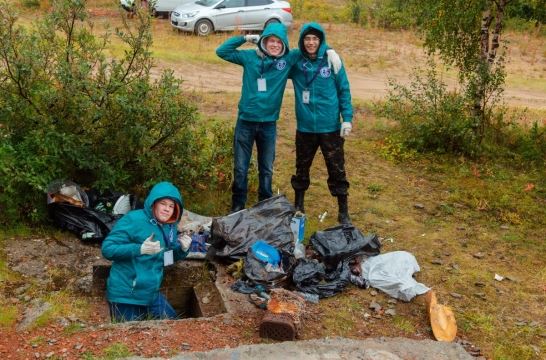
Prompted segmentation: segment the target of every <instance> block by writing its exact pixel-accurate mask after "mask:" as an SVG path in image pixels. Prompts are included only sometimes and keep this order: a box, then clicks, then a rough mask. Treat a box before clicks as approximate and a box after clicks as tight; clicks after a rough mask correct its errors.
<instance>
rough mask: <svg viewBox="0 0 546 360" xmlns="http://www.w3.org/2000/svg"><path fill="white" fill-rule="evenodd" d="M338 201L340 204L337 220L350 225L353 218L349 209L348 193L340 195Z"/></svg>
mask: <svg viewBox="0 0 546 360" xmlns="http://www.w3.org/2000/svg"><path fill="white" fill-rule="evenodd" d="M337 203H338V206H339V212H338V215H337V221H338V222H339V223H340V224H343V225H350V224H351V218H350V217H349V209H348V204H347V195H339V196H338V197H337Z"/></svg>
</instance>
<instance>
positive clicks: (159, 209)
mask: <svg viewBox="0 0 546 360" xmlns="http://www.w3.org/2000/svg"><path fill="white" fill-rule="evenodd" d="M174 206H175V205H174V201H172V200H171V199H161V200H159V201H157V202H156V203H155V204H154V216H155V218H156V220H157V221H159V222H161V223H164V222H167V221H169V219H170V218H171V216H173V213H174Z"/></svg>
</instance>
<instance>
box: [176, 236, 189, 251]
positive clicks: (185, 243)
mask: <svg viewBox="0 0 546 360" xmlns="http://www.w3.org/2000/svg"><path fill="white" fill-rule="evenodd" d="M178 242H179V243H180V247H181V248H182V250H184V251H188V249H189V248H190V245H191V237H189V236H188V235H186V234H184V235H180V236H178Z"/></svg>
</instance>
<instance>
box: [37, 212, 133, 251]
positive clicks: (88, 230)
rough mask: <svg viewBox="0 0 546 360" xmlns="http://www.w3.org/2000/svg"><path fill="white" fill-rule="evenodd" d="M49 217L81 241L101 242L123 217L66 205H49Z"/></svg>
mask: <svg viewBox="0 0 546 360" xmlns="http://www.w3.org/2000/svg"><path fill="white" fill-rule="evenodd" d="M47 209H48V212H49V216H50V217H51V218H52V219H53V221H54V222H55V224H56V225H57V226H59V227H60V228H62V229H65V230H68V231H71V232H73V233H74V234H76V235H77V236H78V237H79V238H80V240H83V241H89V242H101V241H102V240H104V238H105V237H106V235H108V233H109V232H110V231H111V230H112V228H113V227H114V224H115V223H116V221H117V220H118V219H119V218H121V217H122V216H123V215H112V214H107V213H104V212H101V211H96V210H93V209H89V208H81V207H78V206H75V205H71V204H66V203H51V204H49V205H47Z"/></svg>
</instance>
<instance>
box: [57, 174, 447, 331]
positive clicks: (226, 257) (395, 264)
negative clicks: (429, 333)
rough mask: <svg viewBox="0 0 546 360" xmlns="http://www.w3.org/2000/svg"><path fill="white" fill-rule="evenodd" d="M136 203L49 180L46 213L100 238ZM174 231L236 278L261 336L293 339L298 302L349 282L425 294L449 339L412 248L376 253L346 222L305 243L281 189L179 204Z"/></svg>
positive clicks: (195, 253)
mask: <svg viewBox="0 0 546 360" xmlns="http://www.w3.org/2000/svg"><path fill="white" fill-rule="evenodd" d="M138 206H139V204H138V202H137V200H136V198H135V197H134V196H132V195H130V194H120V193H113V192H108V193H98V192H95V191H87V192H84V191H82V189H81V188H80V187H79V186H78V185H76V184H74V183H72V182H66V181H57V182H54V183H52V184H51V185H50V186H49V188H48V208H49V211H50V215H51V217H52V218H53V219H54V221H55V222H56V223H57V224H58V225H59V226H60V227H62V228H64V229H67V230H70V231H73V232H74V233H76V234H77V235H78V236H79V237H80V239H82V240H86V241H87V240H98V241H101V240H102V239H104V238H105V237H106V235H107V234H108V232H109V231H110V230H111V229H112V227H113V225H114V224H115V222H116V221H117V220H118V219H119V218H120V217H121V216H122V215H123V214H125V213H127V212H128V211H130V210H132V209H135V208H137V207H138ZM178 230H179V233H180V236H182V235H189V236H190V237H191V238H192V244H191V246H190V253H189V255H188V258H193V259H214V260H216V261H220V262H225V263H226V264H229V266H228V269H227V270H228V272H230V273H231V274H232V275H233V276H234V277H235V278H236V279H237V280H236V281H235V282H234V283H233V285H232V287H231V288H232V289H233V290H234V291H238V292H241V293H244V294H248V295H249V300H250V301H251V302H252V303H254V304H255V305H256V306H258V307H259V308H261V309H264V310H265V315H264V318H263V320H262V325H261V327H260V334H261V335H262V336H263V337H268V338H273V339H276V340H293V339H295V338H296V337H297V336H298V334H299V331H300V329H301V328H302V322H301V319H302V314H303V312H304V311H305V302H312V303H317V302H319V300H320V299H323V298H327V297H331V296H334V295H336V294H338V293H340V292H342V291H344V289H345V288H346V287H347V285H348V284H351V283H352V284H354V285H356V286H358V287H360V288H368V287H373V288H375V289H378V290H381V291H383V292H385V293H386V294H388V295H389V296H391V297H393V298H396V299H399V300H402V301H406V302H409V301H411V300H412V299H413V298H414V297H415V296H417V295H422V294H427V311H428V314H429V317H430V320H431V327H432V328H433V334H434V335H435V337H436V338H437V339H438V340H443V341H451V340H453V338H454V337H455V334H456V322H455V318H454V315H453V312H452V311H451V309H449V308H448V307H446V306H444V305H440V304H438V302H437V300H436V296H435V294H434V293H433V292H432V291H431V289H430V288H428V287H427V286H425V285H423V284H421V283H419V282H417V281H416V280H415V279H414V278H413V275H414V274H415V273H416V272H418V271H420V268H419V264H418V263H417V260H416V259H415V257H414V256H413V255H412V254H410V253H408V252H405V251H394V252H390V253H385V254H380V249H381V243H380V241H379V237H378V236H377V235H376V234H363V233H362V232H361V231H360V230H359V229H358V228H357V227H355V226H352V225H350V224H349V225H347V224H345V225H339V226H334V227H331V228H327V229H324V230H320V231H316V232H315V233H314V234H313V235H312V236H311V237H310V239H309V240H310V241H309V244H308V246H307V247H306V246H304V244H303V240H304V231H305V215H304V214H301V213H296V210H295V208H294V206H293V205H292V203H290V202H289V201H288V199H287V198H286V197H285V196H284V195H279V196H275V197H272V198H270V199H267V200H264V201H261V202H259V203H258V204H256V205H255V206H253V207H251V208H249V209H244V210H241V211H239V212H236V213H233V214H229V215H227V216H223V217H217V218H210V217H205V216H201V215H198V214H195V213H192V212H189V211H187V210H184V212H183V214H182V218H181V221H180V223H179V225H178Z"/></svg>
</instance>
